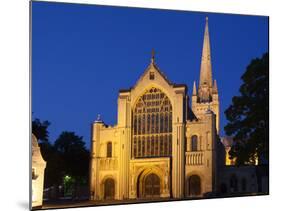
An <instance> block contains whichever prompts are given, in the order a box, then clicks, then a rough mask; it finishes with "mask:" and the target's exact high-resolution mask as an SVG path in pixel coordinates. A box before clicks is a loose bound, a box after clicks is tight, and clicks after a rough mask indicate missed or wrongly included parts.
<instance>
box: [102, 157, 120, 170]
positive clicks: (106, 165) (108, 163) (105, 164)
mask: <svg viewBox="0 0 281 211" xmlns="http://www.w3.org/2000/svg"><path fill="white" fill-rule="evenodd" d="M117 168H118V160H117V158H99V169H100V170H116V169H117Z"/></svg>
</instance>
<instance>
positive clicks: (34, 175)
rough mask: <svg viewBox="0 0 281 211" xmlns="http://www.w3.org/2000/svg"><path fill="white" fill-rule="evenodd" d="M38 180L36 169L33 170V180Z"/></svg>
mask: <svg viewBox="0 0 281 211" xmlns="http://www.w3.org/2000/svg"><path fill="white" fill-rule="evenodd" d="M36 178H37V176H36V171H35V168H32V179H33V180H35V179H36Z"/></svg>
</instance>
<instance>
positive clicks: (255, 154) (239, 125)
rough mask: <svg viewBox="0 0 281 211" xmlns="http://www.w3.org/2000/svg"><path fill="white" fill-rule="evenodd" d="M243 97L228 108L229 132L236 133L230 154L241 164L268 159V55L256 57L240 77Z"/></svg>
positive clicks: (233, 99)
mask: <svg viewBox="0 0 281 211" xmlns="http://www.w3.org/2000/svg"><path fill="white" fill-rule="evenodd" d="M241 79H242V81H243V84H242V85H241V87H240V89H239V91H240V96H235V97H233V98H232V104H231V105H230V106H229V107H228V108H227V109H226V110H225V115H226V118H227V120H228V124H227V125H226V126H225V127H224V130H225V132H226V134H227V135H229V136H230V135H231V136H233V141H234V145H233V147H232V148H231V150H230V157H231V158H236V163H237V164H238V165H241V164H245V163H254V161H255V159H258V161H259V163H260V162H261V161H265V162H268V158H269V149H268V148H269V133H268V132H269V129H268V124H269V122H268V119H269V110H268V109H269V55H268V53H265V54H264V55H263V56H262V58H256V59H254V60H252V61H251V63H250V64H249V65H248V67H247V69H246V71H245V73H244V74H243V75H242V77H241Z"/></svg>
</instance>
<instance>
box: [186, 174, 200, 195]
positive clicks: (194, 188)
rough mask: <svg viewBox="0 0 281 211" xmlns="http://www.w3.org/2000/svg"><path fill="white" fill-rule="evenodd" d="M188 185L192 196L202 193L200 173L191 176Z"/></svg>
mask: <svg viewBox="0 0 281 211" xmlns="http://www.w3.org/2000/svg"><path fill="white" fill-rule="evenodd" d="M188 186H189V195H190V196H198V195H200V194H201V179H200V177H199V176H198V175H192V176H190V177H189V180H188Z"/></svg>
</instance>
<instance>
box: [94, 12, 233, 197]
mask: <svg viewBox="0 0 281 211" xmlns="http://www.w3.org/2000/svg"><path fill="white" fill-rule="evenodd" d="M190 101H191V102H190ZM190 104H191V106H190ZM219 120H220V101H219V93H218V87H217V82H216V80H213V76H212V64H211V49H210V37H209V29H208V18H206V25H205V32H204V41H203V49H202V58H201V67H200V80H199V83H198V89H197V87H196V82H194V84H193V90H192V96H191V98H190V97H189V96H188V89H187V86H186V85H185V84H176V83H173V82H171V81H169V79H168V78H167V77H166V76H165V75H164V73H163V72H161V70H160V69H159V68H158V66H157V65H156V61H155V56H154V53H152V57H151V62H150V64H149V66H148V67H147V69H146V70H145V71H144V73H143V74H142V76H141V77H140V78H139V80H138V81H137V83H136V84H135V85H134V86H133V87H132V88H130V89H127V90H120V91H119V96H118V118H117V124H116V125H115V126H108V125H106V124H105V123H104V122H103V121H102V120H101V118H100V117H98V118H97V120H96V121H95V122H94V123H93V124H92V140H91V164H90V198H91V199H92V200H127V199H147V200H149V199H155V198H158V199H160V198H174V199H183V198H189V197H190V198H195V197H204V196H208V195H211V194H213V193H217V192H219V190H218V189H220V188H221V187H220V185H222V184H219V177H220V176H219V174H221V172H220V171H219V168H220V166H221V165H224V164H220V162H222V163H223V162H224V157H223V155H222V154H221V153H220V150H219V148H220V146H221V145H222V142H221V141H220V138H219V136H218V134H219V128H220V121H219ZM230 171H232V170H230ZM221 178H223V175H222V176H221ZM225 178H226V179H227V178H228V177H227V176H226V177H225ZM225 188H226V187H225Z"/></svg>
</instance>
